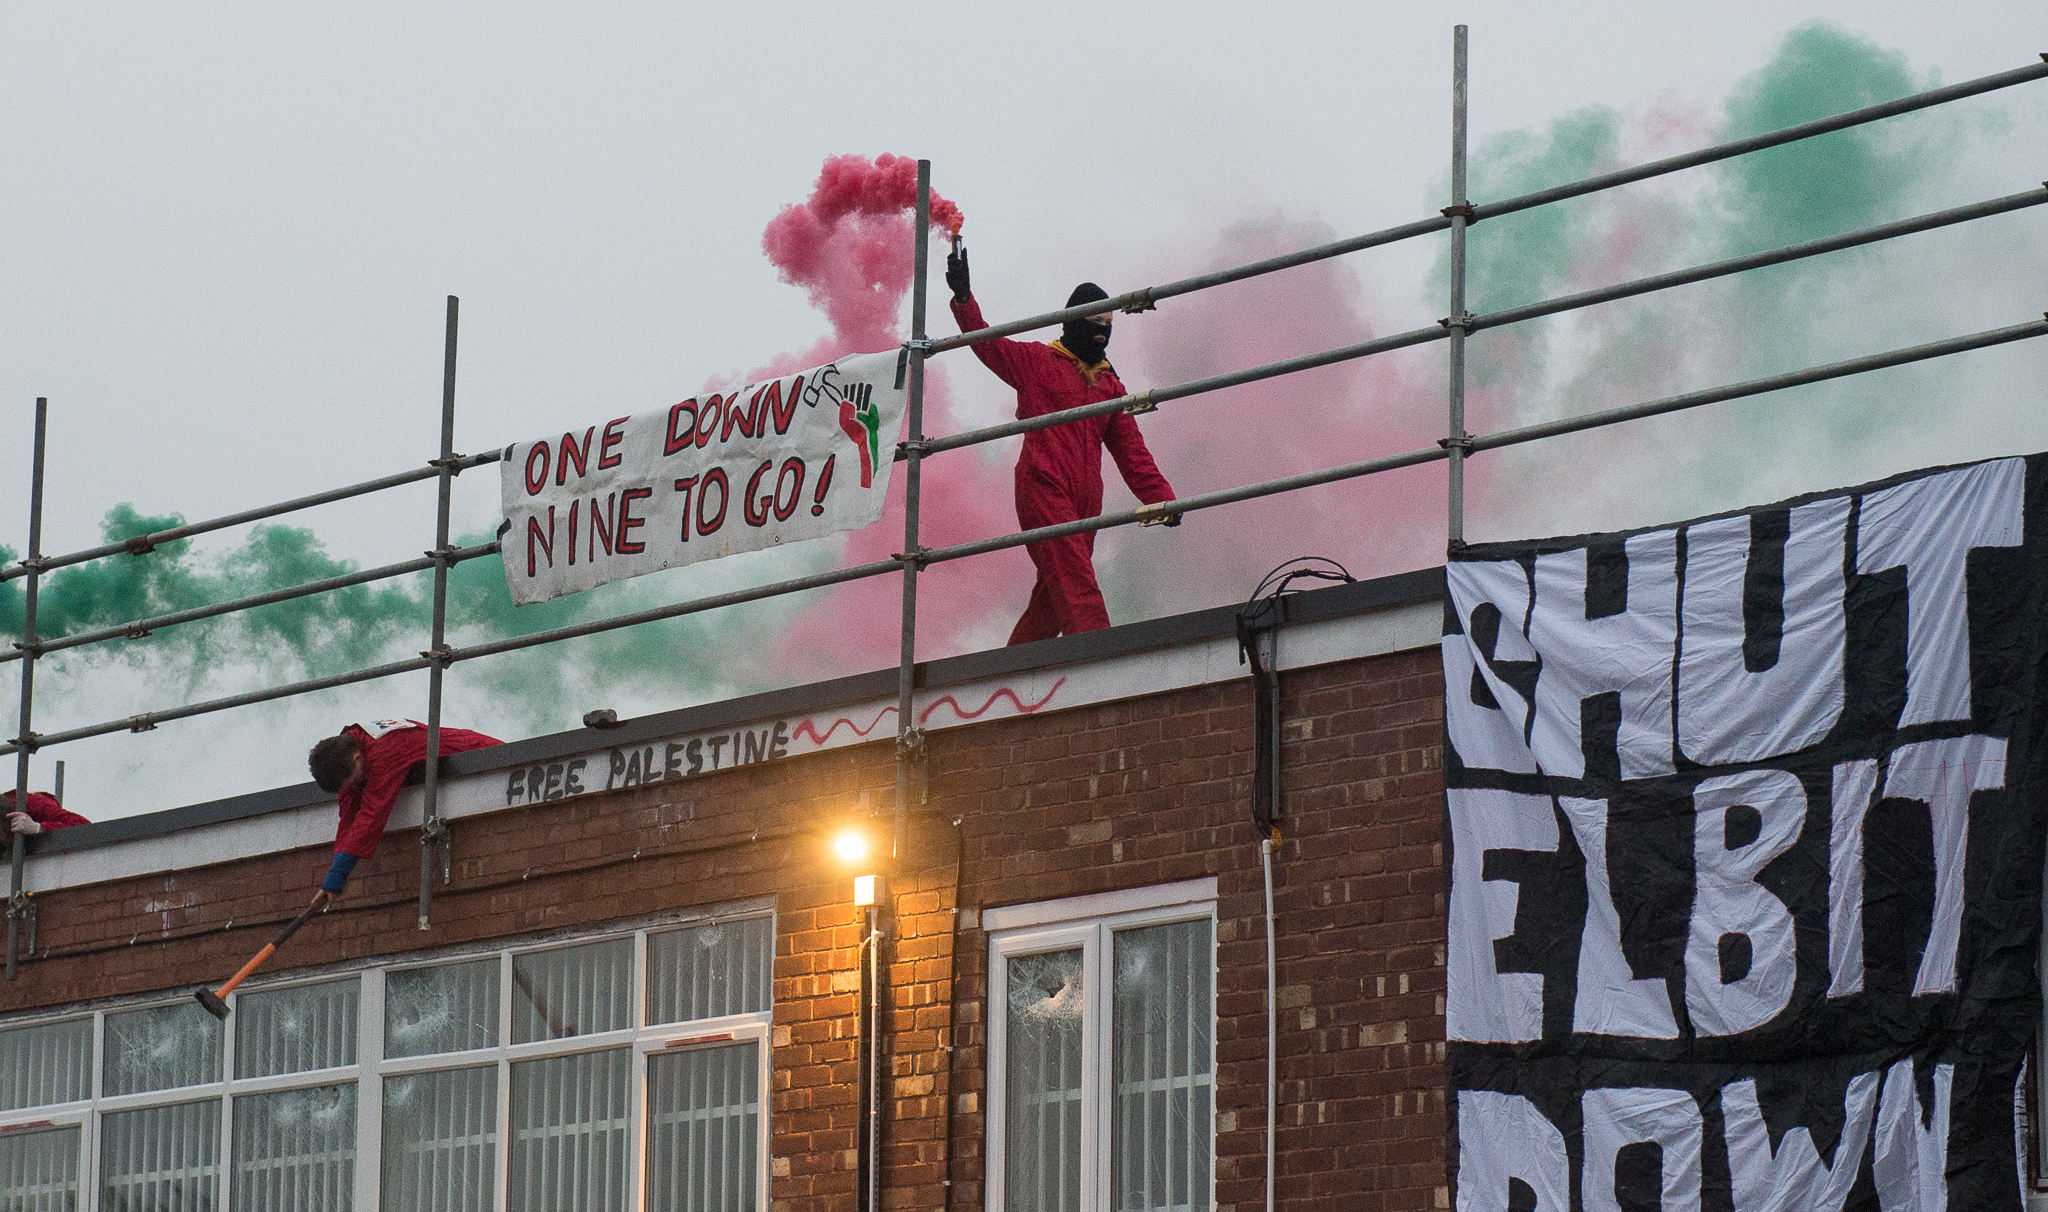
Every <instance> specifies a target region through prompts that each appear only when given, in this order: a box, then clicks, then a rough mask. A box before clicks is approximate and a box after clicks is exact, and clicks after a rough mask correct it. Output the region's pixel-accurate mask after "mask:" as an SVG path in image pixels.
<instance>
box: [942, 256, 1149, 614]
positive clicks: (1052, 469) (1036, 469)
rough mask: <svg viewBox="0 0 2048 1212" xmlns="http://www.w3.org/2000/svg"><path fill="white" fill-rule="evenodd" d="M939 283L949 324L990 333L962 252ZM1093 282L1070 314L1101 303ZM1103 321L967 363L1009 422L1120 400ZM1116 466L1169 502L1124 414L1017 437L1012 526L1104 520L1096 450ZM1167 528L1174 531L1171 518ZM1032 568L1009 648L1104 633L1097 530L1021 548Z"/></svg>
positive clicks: (991, 348) (1002, 345)
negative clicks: (997, 386) (1008, 405)
mask: <svg viewBox="0 0 2048 1212" xmlns="http://www.w3.org/2000/svg"><path fill="white" fill-rule="evenodd" d="M946 285H947V286H949V287H951V288H952V291H953V318H954V319H955V320H956V321H958V322H959V324H960V331H961V332H973V331H974V330H975V329H978V328H986V327H988V321H986V320H984V319H983V318H982V315H981V306H980V304H978V303H976V302H975V301H974V292H973V290H972V289H971V288H970V286H969V281H968V272H967V253H966V251H965V250H964V249H960V248H957V247H956V248H955V249H954V251H953V252H952V254H951V255H949V256H948V257H947V258H946ZM1108 297H1109V296H1108V294H1107V293H1105V292H1104V291H1103V289H1102V288H1101V287H1100V286H1097V285H1096V284H1095V283H1093V282H1083V283H1082V284H1081V285H1079V286H1076V287H1075V288H1074V293H1073V294H1071V295H1069V296H1068V297H1067V306H1068V307H1077V306H1079V305H1081V304H1083V303H1092V302H1094V301H1096V300H1097V299H1106V298H1108ZM1109 334H1110V317H1109V316H1108V315H1107V314H1104V315H1100V316H1090V317H1088V318H1086V319H1082V320H1069V321H1067V323H1066V324H1065V326H1064V327H1063V328H1062V330H1061V334H1060V339H1059V340H1057V341H1054V342H1052V343H1051V344H1049V345H1041V344H1039V343H1037V342H1035V341H1010V340H1004V339H1001V338H998V339H996V340H993V341H983V342H981V343H980V344H978V345H975V346H974V347H973V349H974V356H976V357H978V358H980V359H981V362H982V365H984V366H986V367H988V368H989V369H990V370H992V371H994V372H995V375H996V377H997V378H999V379H1001V380H1002V381H1003V382H1004V383H1007V384H1009V386H1010V387H1012V388H1013V389H1015V391H1016V392H1017V416H1018V418H1019V419H1020V420H1021V419H1025V418H1030V417H1039V416H1044V415H1045V414H1046V413H1049V412H1058V411H1059V410H1061V409H1064V408H1075V407H1078V406H1080V405H1082V404H1094V403H1098V402H1100V401H1103V400H1114V399H1116V398H1117V397H1119V396H1122V395H1127V394H1129V393H1128V392H1126V391H1125V389H1124V385H1123V382H1122V381H1121V380H1120V379H1118V378H1117V376H1116V368H1115V367H1113V366H1111V365H1110V364H1109V360H1108V359H1107V358H1105V357H1104V356H1103V352H1104V350H1105V349H1106V348H1107V347H1108V345H1109ZM1105 447H1106V448H1107V449H1108V450H1109V456H1110V458H1112V459H1115V460H1116V468H1117V470H1118V471H1119V472H1121V473H1122V474H1123V477H1124V483H1125V484H1128V485H1129V486H1130V489H1131V492H1132V493H1133V494H1135V495H1136V496H1137V498H1138V499H1139V500H1140V501H1143V502H1144V503H1145V504H1147V505H1157V504H1160V503H1162V502H1165V501H1171V500H1173V499H1174V496H1173V486H1172V485H1171V484H1168V483H1167V482H1166V477H1165V476H1163V475H1160V474H1159V468H1158V467H1157V466H1156V465H1155V464H1154V463H1153V462H1152V452H1151V451H1149V450H1147V449H1145V439H1144V436H1143V435H1141V434H1140V433H1139V432H1138V423H1137V422H1136V421H1135V420H1133V419H1132V418H1131V417H1130V415H1129V414H1127V413H1121V412H1119V413H1111V414H1110V415H1108V416H1106V417H1088V418H1085V419H1082V420H1077V421H1068V422H1066V423H1065V424H1063V425H1055V426H1053V427H1051V428H1050V429H1035V430H1032V431H1031V432H1030V433H1027V434H1025V435H1024V450H1023V453H1022V454H1020V455H1019V456H1018V458H1017V476H1016V484H1017V521H1018V523H1019V524H1020V525H1021V526H1022V527H1023V528H1024V529H1026V530H1031V529H1035V528H1037V527H1040V526H1051V525H1054V524H1056V523H1060V522H1072V521H1076V520H1078V519H1081V518H1092V517H1094V516H1096V515H1097V514H1099V513H1101V512H1102V452H1103V449H1104V448H1105ZM1165 521H1166V525H1169V526H1175V525H1178V524H1179V523H1180V517H1179V515H1177V514H1176V515H1171V516H1169V517H1167V518H1166V520H1165ZM1025 550H1026V551H1028V552H1029V553H1030V555H1031V563H1032V564H1033V565H1034V566H1035V567H1036V568H1037V569H1038V582H1037V584H1035V585H1033V586H1032V588H1031V602H1030V604H1029V605H1028V606H1026V607H1025V608H1024V616H1023V617H1022V618H1020V619H1018V620H1017V626H1016V628H1015V630H1013V631H1011V632H1010V643H1012V644H1023V643H1026V642H1028V641H1031V640H1043V639H1048V638H1050V637H1052V636H1056V635H1074V634H1076V633H1077V632H1082V631H1095V630H1099V629H1100V628H1104V627H1107V626H1109V608H1108V607H1107V606H1105V605H1104V604H1103V601H1102V590H1101V588H1100V587H1099V586H1098V585H1097V584H1096V583H1095V532H1093V531H1088V532H1086V533H1083V534H1073V535H1067V536H1065V537H1063V538H1057V539H1043V540H1040V541H1039V542H1036V543H1028V544H1026V545H1025Z"/></svg>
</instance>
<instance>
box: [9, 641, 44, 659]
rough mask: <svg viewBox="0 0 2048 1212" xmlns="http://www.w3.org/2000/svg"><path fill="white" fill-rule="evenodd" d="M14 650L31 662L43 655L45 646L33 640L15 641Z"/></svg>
mask: <svg viewBox="0 0 2048 1212" xmlns="http://www.w3.org/2000/svg"><path fill="white" fill-rule="evenodd" d="M14 650H15V651H16V652H18V653H20V654H21V655H23V656H25V657H28V658H29V659H31V660H33V659H35V658H36V657H39V656H41V655H43V646H42V645H41V644H39V643H36V642H34V641H32V640H16V641H14Z"/></svg>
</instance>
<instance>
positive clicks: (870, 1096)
mask: <svg viewBox="0 0 2048 1212" xmlns="http://www.w3.org/2000/svg"><path fill="white" fill-rule="evenodd" d="M862 799H863V800H865V799H866V796H863V797H862ZM832 853H833V854H834V855H835V856H836V857H837V858H838V859H839V862H840V865H841V866H842V867H844V868H845V869H847V870H850V871H853V872H855V873H856V874H855V875H854V877H853V903H854V907H855V908H858V909H862V910H864V911H865V912H864V913H863V915H862V916H863V919H864V923H865V925H866V929H865V930H864V931H862V934H861V942H860V951H859V963H860V991H859V1006H858V1010H857V1013H858V1014H859V1016H860V1018H859V1032H860V1034H859V1041H860V1044H859V1051H858V1054H857V1058H856V1067H857V1068H858V1069H859V1081H860V1106H859V1115H860V1126H859V1134H858V1141H857V1146H858V1147H857V1150H856V1154H857V1160H858V1171H859V1172H858V1174H857V1176H856V1182H857V1190H856V1194H855V1198H854V1207H855V1209H856V1210H857V1212H875V1210H876V1209H877V1208H878V1207H879V1206H880V1202H879V1195H880V1192H879V1190H878V1184H879V1180H880V1178H881V1164H880V1163H881V1147H882V1123H881V1117H882V1091H881V1066H880V1064H879V1058H880V1044H881V1030H882V1006H881V998H880V996H879V992H880V990H881V985H882V954H881V953H882V929H881V904H880V901H881V897H882V895H883V894H884V885H885V881H884V880H883V879H882V876H881V873H880V872H879V871H878V870H877V867H878V866H879V860H878V858H877V857H876V856H875V854H874V846H873V844H872V842H871V841H870V840H869V838H868V835H867V832H866V831H865V830H864V829H861V828H858V827H848V828H846V829H843V830H841V831H840V832H839V834H838V835H837V836H836V837H834V838H833V839H832Z"/></svg>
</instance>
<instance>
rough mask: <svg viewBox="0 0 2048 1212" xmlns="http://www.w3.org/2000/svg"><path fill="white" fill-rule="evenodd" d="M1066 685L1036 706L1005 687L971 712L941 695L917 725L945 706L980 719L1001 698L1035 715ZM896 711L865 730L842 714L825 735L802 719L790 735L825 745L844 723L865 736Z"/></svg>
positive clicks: (879, 717)
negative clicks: (941, 706) (942, 705)
mask: <svg viewBox="0 0 2048 1212" xmlns="http://www.w3.org/2000/svg"><path fill="white" fill-rule="evenodd" d="M1066 684H1067V679H1066V678H1065V677H1061V678H1060V679H1059V680H1058V681H1056V682H1054V683H1053V684H1052V689H1050V690H1048V691H1046V692H1045V697H1044V698H1042V699H1040V700H1038V701H1037V702H1036V703H1026V702H1025V701H1024V700H1023V699H1021V698H1019V697H1017V692H1016V691H1015V690H1012V689H1010V688H1009V687H1008V686H1003V687H1000V688H998V689H997V690H996V691H995V693H993V694H991V695H989V696H988V701H987V702H985V703H983V704H982V705H981V706H979V707H977V708H975V709H974V710H973V711H968V710H965V709H964V708H962V707H961V706H960V701H959V700H958V699H956V698H954V697H953V696H952V695H950V694H945V695H940V696H939V697H938V698H936V699H933V700H932V701H931V702H930V703H929V704H927V705H926V707H925V709H924V711H922V712H921V713H919V715H918V717H917V722H918V723H919V724H923V723H925V722H926V721H927V720H930V719H931V718H932V712H934V711H937V710H938V709H939V707H940V705H941V704H944V705H947V706H950V707H952V709H953V714H954V716H956V717H957V718H959V719H962V720H974V719H980V718H981V717H982V716H983V715H986V714H987V713H988V709H989V708H991V707H993V706H995V705H996V700H997V699H1008V700H1010V702H1011V703H1013V704H1015V705H1016V708H1017V712H1018V714H1020V715H1030V714H1032V713H1033V712H1035V711H1037V710H1039V709H1040V708H1042V707H1044V706H1045V705H1046V704H1047V703H1050V702H1052V696H1054V695H1056V694H1058V693H1059V692H1060V687H1062V686H1064V685H1066ZM895 711H896V709H895V708H894V707H884V708H882V709H881V711H879V712H877V713H876V714H875V718H874V719H873V720H871V721H869V723H868V726H867V727H865V728H863V727H861V726H860V725H859V724H856V723H854V722H853V721H852V720H850V719H848V718H847V717H845V716H843V715H842V716H840V717H839V718H838V719H836V720H833V721H832V724H831V726H830V727H828V728H826V729H825V731H824V732H823V733H820V732H819V731H818V726H817V724H815V723H813V722H812V721H810V720H802V721H799V722H798V724H797V726H796V727H795V728H792V729H790V733H789V735H790V737H791V739H793V740H799V741H800V740H803V739H804V738H806V737H808V738H810V740H811V743H812V744H814V745H823V744H824V743H825V742H826V741H829V740H831V739H832V734H833V733H835V732H838V731H839V728H840V726H841V725H842V724H843V725H845V726H846V727H848V728H851V729H853V733H854V735H855V736H860V737H865V736H867V735H868V734H869V733H871V732H873V731H874V730H875V729H877V728H879V727H881V726H882V720H883V718H884V717H886V716H889V715H892V714H894V713H895Z"/></svg>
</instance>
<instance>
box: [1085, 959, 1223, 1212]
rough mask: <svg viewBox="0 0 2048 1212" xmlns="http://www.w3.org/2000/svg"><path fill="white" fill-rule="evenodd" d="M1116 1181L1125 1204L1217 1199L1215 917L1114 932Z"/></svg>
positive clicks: (1156, 1205) (1195, 1203)
mask: <svg viewBox="0 0 2048 1212" xmlns="http://www.w3.org/2000/svg"><path fill="white" fill-rule="evenodd" d="M1115 937H1116V989H1115V993H1114V996H1113V997H1112V999H1111V1003H1112V1004H1111V1020H1112V1021H1111V1024H1110V1083H1111V1088H1112V1091H1113V1094H1112V1100H1111V1105H1110V1113H1111V1116H1112V1122H1111V1124H1110V1150H1109V1166H1110V1182H1111V1185H1112V1188H1113V1189H1114V1191H1115V1192H1116V1206H1117V1207H1118V1208H1120V1209H1131V1210H1136V1209H1170V1208H1190V1207H1200V1208H1206V1207H1208V1206H1209V1156H1210V1152H1211V1136H1210V1128H1209V1118H1210V1108H1211V1106H1212V1104H1213V1099H1212V1096H1211V1092H1210V1068H1211V1056H1212V1055H1213V1053H1214V1048H1213V1047H1212V1046H1211V1043H1210V1016H1211V1014H1213V1013H1214V1005H1215V999H1214V997H1213V996H1212V995H1211V992H1210V985H1211V980H1210V973H1211V969H1212V967H1213V965H1212V964H1211V962H1210V943H1209V923H1208V922H1206V921H1199V922H1175V923H1173V924H1171V925H1165V926H1147V927H1143V928H1141V929H1136V930H1121V931H1118V932H1117V934H1116V936H1115Z"/></svg>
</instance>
